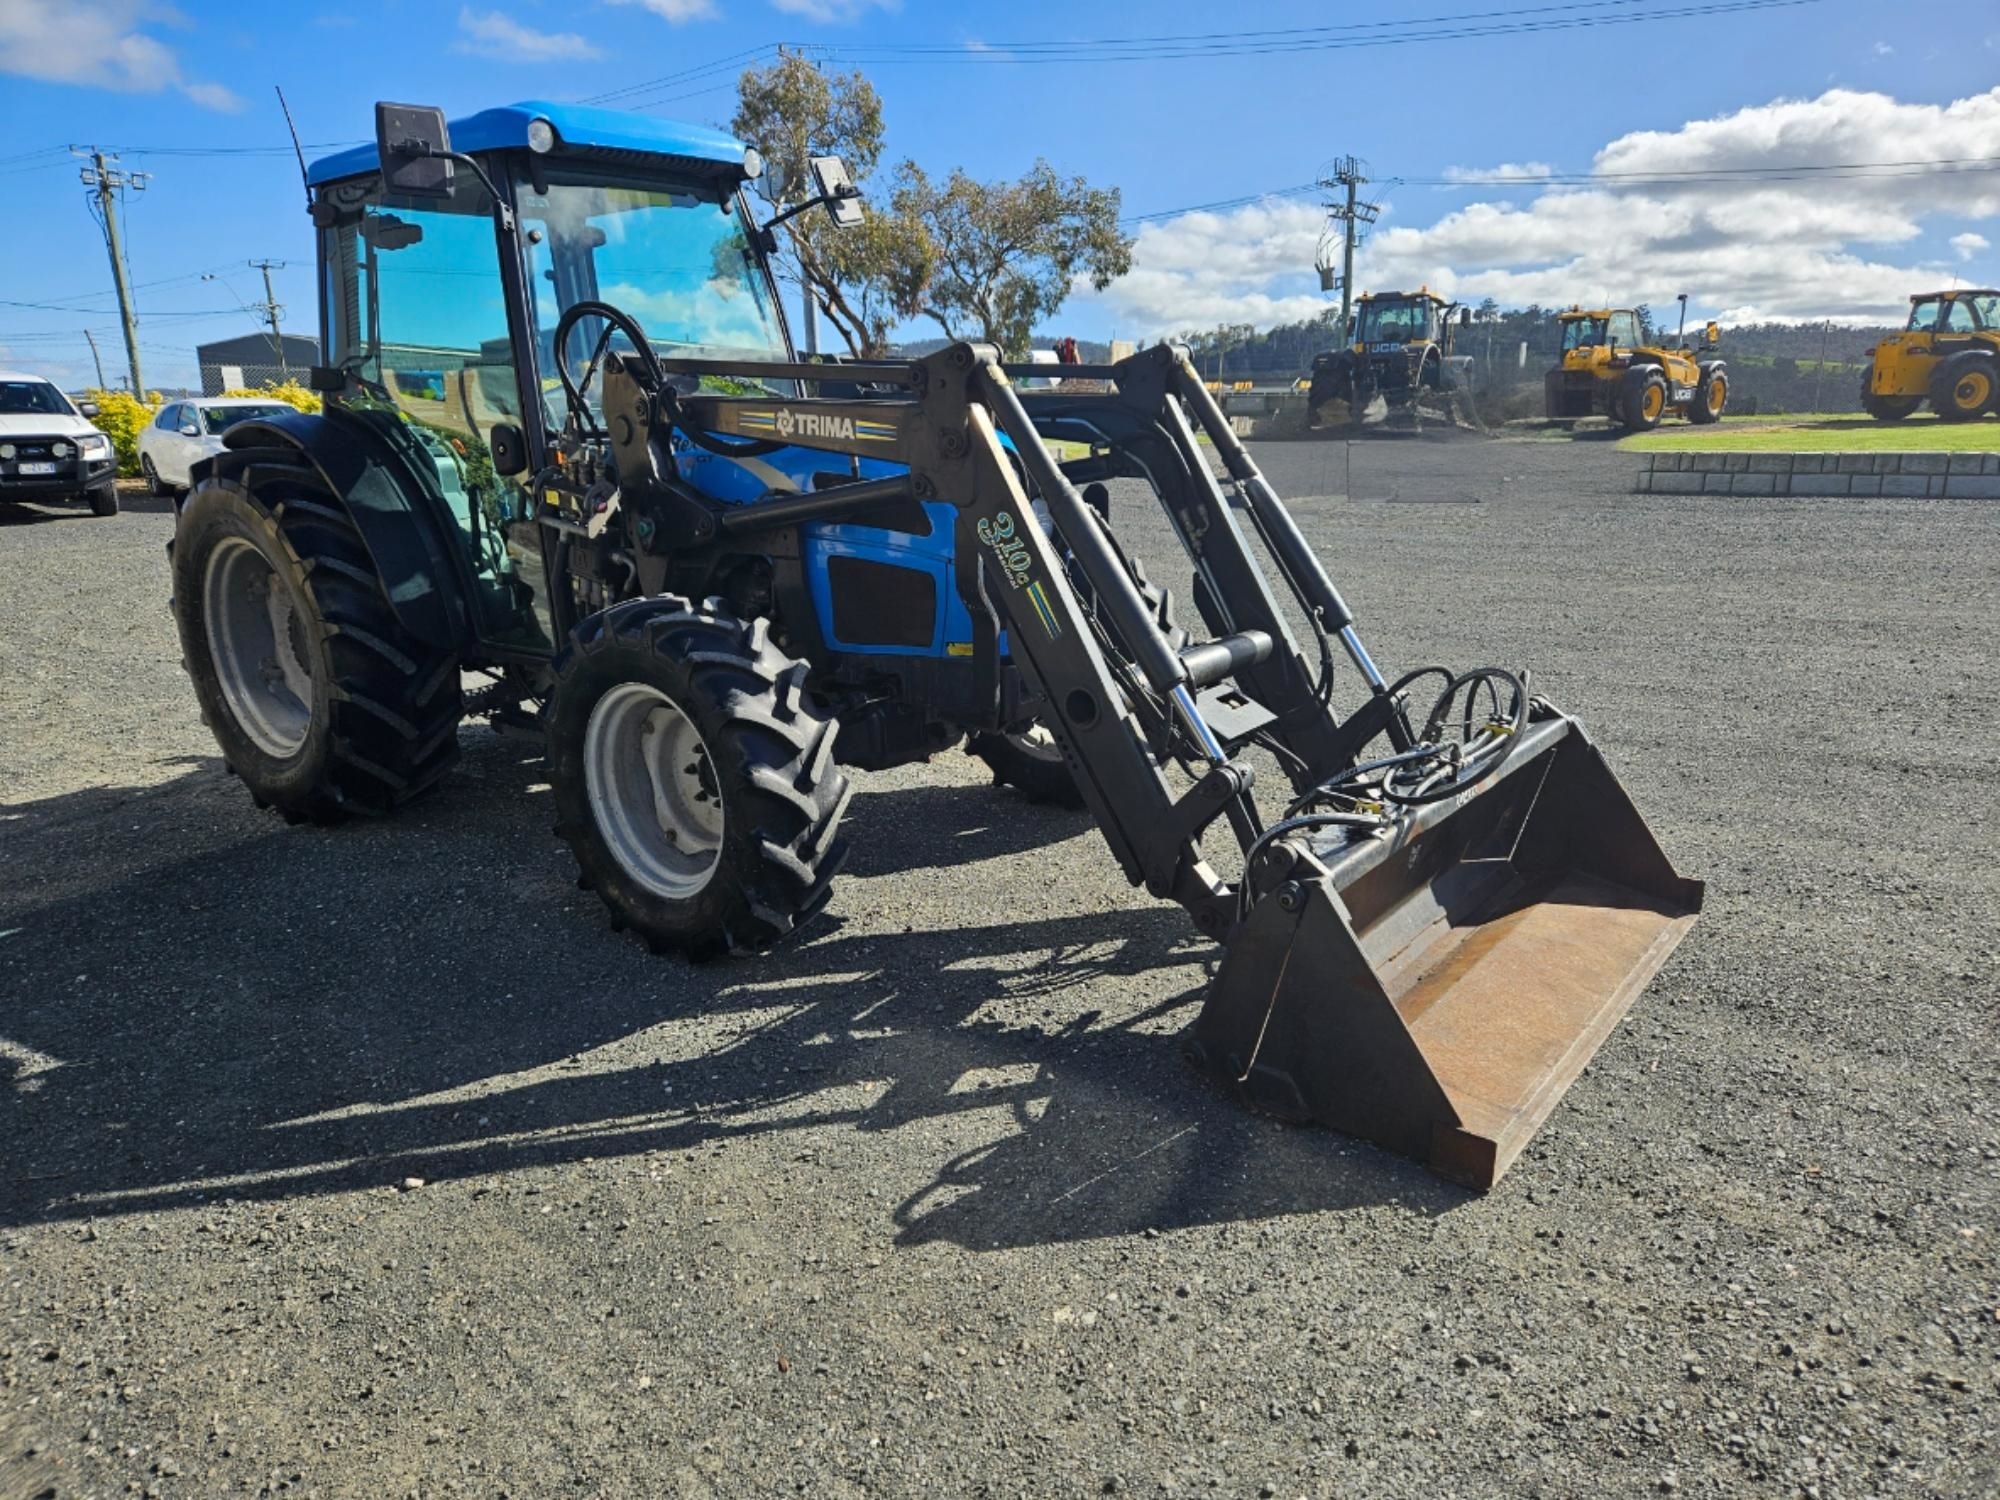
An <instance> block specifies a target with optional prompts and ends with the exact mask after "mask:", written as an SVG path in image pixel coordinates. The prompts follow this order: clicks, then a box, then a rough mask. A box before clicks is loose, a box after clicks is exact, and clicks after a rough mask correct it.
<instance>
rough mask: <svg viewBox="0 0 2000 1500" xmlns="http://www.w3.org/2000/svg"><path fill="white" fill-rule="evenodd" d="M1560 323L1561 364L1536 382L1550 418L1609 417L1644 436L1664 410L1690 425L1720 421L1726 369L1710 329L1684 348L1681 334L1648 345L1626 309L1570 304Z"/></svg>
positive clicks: (1726, 388)
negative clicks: (1669, 340) (1670, 340)
mask: <svg viewBox="0 0 2000 1500" xmlns="http://www.w3.org/2000/svg"><path fill="white" fill-rule="evenodd" d="M1682 316H1683V319H1685V316H1686V310H1685V308H1683V310H1682ZM1560 321H1561V323H1562V359H1561V362H1560V363H1559V364H1557V365H1556V367H1555V368H1554V369H1552V370H1550V371H1549V372H1548V374H1547V376H1546V377H1544V379H1543V383H1542V390H1543V394H1544V399H1545V400H1546V403H1547V410H1548V415H1549V416H1550V417H1610V418H1612V419H1613V420H1614V421H1617V422H1622V423H1623V424H1624V425H1625V427H1626V429H1627V430H1628V431H1631V432H1651V431H1652V430H1653V429H1654V428H1655V427H1658V426H1659V425H1660V421H1661V419H1662V418H1664V417H1665V416H1666V415H1667V413H1668V412H1670V411H1672V412H1678V413H1679V414H1680V415H1681V416H1683V417H1686V418H1687V419H1688V420H1689V421H1690V422H1716V421H1720V420H1721V419H1722V413H1723V411H1724V410H1725V409H1726V408H1727V407H1728V405H1729V371H1728V368H1727V366H1725V365H1724V363H1723V362H1722V360H1721V359H1720V358H1719V357H1717V355H1716V349H1717V347H1718V345H1719V344H1720V342H1721V338H1722V335H1721V330H1719V329H1718V328H1717V327H1716V326H1715V324H1713V323H1710V324H1709V325H1708V326H1707V328H1706V329H1704V330H1703V332H1702V338H1701V344H1700V346H1699V347H1697V348H1692V349H1691V348H1689V347H1688V344H1687V340H1686V338H1685V337H1684V336H1682V335H1677V336H1676V337H1675V339H1674V342H1673V344H1671V345H1669V344H1667V343H1665V342H1664V341H1663V342H1661V343H1657V344H1656V343H1652V342H1649V341H1648V340H1647V338H1646V336H1645V334H1644V333H1643V332H1642V331H1641V329H1640V326H1639V315H1638V314H1637V313H1636V312H1634V311H1632V309H1630V308H1626V307H1620V308H1598V309H1596V310H1594V311H1586V310H1585V309H1583V308H1580V307H1572V308H1571V309H1570V310H1569V311H1568V312H1566V313H1562V314H1560Z"/></svg>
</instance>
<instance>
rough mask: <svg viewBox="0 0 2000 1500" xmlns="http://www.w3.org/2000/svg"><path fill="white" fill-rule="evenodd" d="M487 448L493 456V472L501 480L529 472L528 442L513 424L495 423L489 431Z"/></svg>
mask: <svg viewBox="0 0 2000 1500" xmlns="http://www.w3.org/2000/svg"><path fill="white" fill-rule="evenodd" d="M486 447H487V449H488V451H490V452H491V453H492V455H493V472H494V473H496V474H498V475H500V477H501V478H503V479H511V478H512V477H513V476H514V475H516V474H525V473H526V472H527V471H528V440H527V439H526V438H525V437H524V436H523V435H522V433H521V429H520V428H518V427H516V426H515V425H514V424H513V423H512V422H495V423H494V424H493V425H492V427H490V428H489V429H487V433H486Z"/></svg>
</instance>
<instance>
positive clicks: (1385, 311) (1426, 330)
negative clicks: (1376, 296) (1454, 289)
mask: <svg viewBox="0 0 2000 1500" xmlns="http://www.w3.org/2000/svg"><path fill="white" fill-rule="evenodd" d="M1436 326H1437V325H1436V313H1435V311H1434V310H1433V308H1432V306H1431V304H1430V303H1428V302H1364V303H1362V304H1361V317H1360V320H1359V323H1358V324H1357V331H1356V333H1355V337H1356V338H1357V339H1358V340H1360V341H1361V342H1362V343H1364V344H1390V343H1394V344H1407V343H1409V342H1411V341H1412V340H1413V339H1434V338H1436V337H1437V333H1436Z"/></svg>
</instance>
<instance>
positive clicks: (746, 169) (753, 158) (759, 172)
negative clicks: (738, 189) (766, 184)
mask: <svg viewBox="0 0 2000 1500" xmlns="http://www.w3.org/2000/svg"><path fill="white" fill-rule="evenodd" d="M743 175H744V176H745V177H747V178H749V179H750V180H751V181H752V182H755V181H756V180H757V179H758V178H759V177H762V176H763V175H764V153H763V152H761V151H759V150H758V149H757V148H756V147H755V146H745V147H744V148H743Z"/></svg>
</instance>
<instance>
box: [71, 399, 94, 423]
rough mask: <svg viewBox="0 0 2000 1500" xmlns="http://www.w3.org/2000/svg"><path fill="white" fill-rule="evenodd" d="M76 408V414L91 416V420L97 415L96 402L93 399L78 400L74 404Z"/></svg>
mask: <svg viewBox="0 0 2000 1500" xmlns="http://www.w3.org/2000/svg"><path fill="white" fill-rule="evenodd" d="M76 409H77V412H78V414H79V415H81V416H84V417H87V418H91V419H93V420H94V419H95V418H96V416H97V403H96V402H95V401H79V402H77V404H76Z"/></svg>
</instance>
